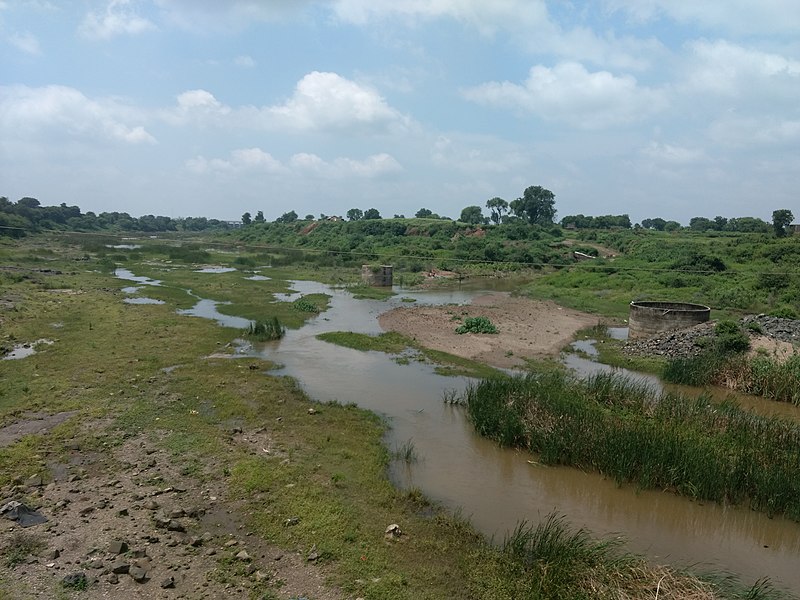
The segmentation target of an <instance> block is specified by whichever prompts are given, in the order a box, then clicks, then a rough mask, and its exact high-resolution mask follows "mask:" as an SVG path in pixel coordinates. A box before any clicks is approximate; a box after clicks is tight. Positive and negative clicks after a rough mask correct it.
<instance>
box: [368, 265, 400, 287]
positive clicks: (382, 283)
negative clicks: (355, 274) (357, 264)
mask: <svg viewBox="0 0 800 600" xmlns="http://www.w3.org/2000/svg"><path fill="white" fill-rule="evenodd" d="M392 271H393V267H392V265H381V266H372V265H361V281H362V282H364V284H365V285H374V286H377V287H391V286H392V277H393V273H392Z"/></svg>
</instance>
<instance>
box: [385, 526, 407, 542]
mask: <svg viewBox="0 0 800 600" xmlns="http://www.w3.org/2000/svg"><path fill="white" fill-rule="evenodd" d="M384 535H385V536H386V537H387V538H389V539H393V540H395V539H397V538H399V537H400V536H401V535H403V532H402V531H401V530H400V526H399V525H398V524H397V523H392V524H391V525H389V526H388V527H387V528H386V531H385V532H384Z"/></svg>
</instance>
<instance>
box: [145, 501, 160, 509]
mask: <svg viewBox="0 0 800 600" xmlns="http://www.w3.org/2000/svg"><path fill="white" fill-rule="evenodd" d="M142 506H143V507H144V508H146V509H147V510H158V507H159V504H158V502H156V501H155V500H148V501H147V502H145V503H144V504H142Z"/></svg>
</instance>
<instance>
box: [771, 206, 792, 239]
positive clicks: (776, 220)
mask: <svg viewBox="0 0 800 600" xmlns="http://www.w3.org/2000/svg"><path fill="white" fill-rule="evenodd" d="M793 220H794V215H793V214H792V211H790V210H789V209H787V208H781V209H780V210H775V211H772V228H773V229H774V230H775V235H777V236H778V237H783V236H785V235H786V227H787V226H788V225H791V224H792V221H793Z"/></svg>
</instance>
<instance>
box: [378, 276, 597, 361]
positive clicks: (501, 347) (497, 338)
mask: <svg viewBox="0 0 800 600" xmlns="http://www.w3.org/2000/svg"><path fill="white" fill-rule="evenodd" d="M479 316H480V317H487V318H488V319H489V320H490V321H491V322H492V323H493V324H494V325H495V326H496V327H497V330H498V333H497V334H474V333H465V334H461V335H460V334H457V333H456V327H458V325H459V324H460V322H461V321H460V320H459V318H460V319H462V320H463V319H464V318H466V317H479ZM379 322H380V325H381V327H382V328H383V329H384V330H386V331H396V332H398V333H401V334H403V335H406V336H408V337H411V338H414V339H415V340H416V341H418V342H419V343H420V344H422V345H423V346H425V347H427V348H431V349H433V350H441V351H444V352H449V353H450V354H455V355H456V356H461V357H464V358H469V359H472V360H477V361H480V362H484V363H486V364H489V365H492V366H495V367H500V368H509V367H516V366H520V365H522V364H523V363H524V359H526V358H542V357H546V356H552V355H554V354H557V353H558V352H559V351H560V350H561V348H563V347H564V346H565V345H566V344H567V343H569V342H570V341H571V340H572V339H573V337H574V335H575V333H576V332H577V331H578V330H580V329H583V328H586V327H591V326H593V325H596V324H597V322H598V318H597V317H596V316H593V315H589V314H587V313H582V312H578V311H575V310H570V309H568V308H563V307H561V306H558V305H557V304H555V303H553V302H549V301H539V300H531V299H528V298H520V297H515V296H511V295H510V294H508V293H503V292H495V293H491V294H485V295H482V296H478V297H476V298H475V299H474V300H473V301H472V303H471V304H465V305H449V306H412V307H401V308H396V309H394V310H391V311H389V312H387V313H384V314H383V315H381V316H380V319H379Z"/></svg>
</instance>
